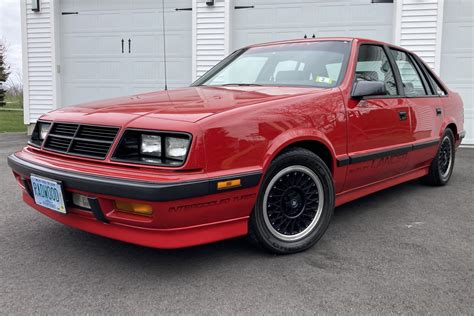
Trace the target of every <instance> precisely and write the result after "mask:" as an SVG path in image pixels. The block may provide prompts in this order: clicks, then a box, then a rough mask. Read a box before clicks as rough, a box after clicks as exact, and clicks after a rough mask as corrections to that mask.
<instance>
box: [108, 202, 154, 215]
mask: <svg viewBox="0 0 474 316" xmlns="http://www.w3.org/2000/svg"><path fill="white" fill-rule="evenodd" d="M115 206H116V207H117V209H118V210H119V211H122V212H127V213H133V214H137V215H145V216H150V215H152V214H153V209H152V207H151V205H148V204H139V203H128V202H123V201H115Z"/></svg>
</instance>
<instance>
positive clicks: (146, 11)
mask: <svg viewBox="0 0 474 316" xmlns="http://www.w3.org/2000/svg"><path fill="white" fill-rule="evenodd" d="M60 3H61V13H62V15H61V21H60V25H59V30H60V59H61V65H60V67H61V68H60V73H61V75H60V80H61V87H62V89H61V92H60V93H61V100H62V105H64V106H66V105H71V104H77V103H81V102H85V101H91V100H98V99H105V98H110V97H116V96H123V95H130V94H135V93H141V92H147V91H155V90H161V89H163V88H164V62H163V36H162V12H163V11H162V6H161V3H162V2H161V1H159V0H118V1H113V0H101V1H98V0H61V2H60ZM182 7H191V0H174V1H165V21H166V50H167V74H168V87H170V88H172V87H179V86H186V85H189V83H190V82H191V42H192V40H191V30H192V27H191V22H192V21H191V18H192V17H191V12H190V11H176V10H175V8H182Z"/></svg>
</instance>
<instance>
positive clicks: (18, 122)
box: [0, 110, 26, 133]
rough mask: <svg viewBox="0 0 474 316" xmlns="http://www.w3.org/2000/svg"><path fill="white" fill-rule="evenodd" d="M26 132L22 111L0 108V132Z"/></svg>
mask: <svg viewBox="0 0 474 316" xmlns="http://www.w3.org/2000/svg"><path fill="white" fill-rule="evenodd" d="M8 132H10V133H11V132H26V126H25V125H24V124H23V111H1V110H0V133H8Z"/></svg>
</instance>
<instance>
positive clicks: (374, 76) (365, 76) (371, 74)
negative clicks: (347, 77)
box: [356, 71, 379, 81]
mask: <svg viewBox="0 0 474 316" xmlns="http://www.w3.org/2000/svg"><path fill="white" fill-rule="evenodd" d="M356 79H361V80H370V81H379V74H378V73H377V72H376V71H356Z"/></svg>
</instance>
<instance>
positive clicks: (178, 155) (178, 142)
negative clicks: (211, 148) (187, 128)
mask: <svg viewBox="0 0 474 316" xmlns="http://www.w3.org/2000/svg"><path fill="white" fill-rule="evenodd" d="M188 146H189V139H185V138H176V137H167V138H166V157H168V158H173V159H183V158H184V157H186V154H187V152H188Z"/></svg>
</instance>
